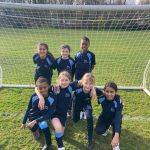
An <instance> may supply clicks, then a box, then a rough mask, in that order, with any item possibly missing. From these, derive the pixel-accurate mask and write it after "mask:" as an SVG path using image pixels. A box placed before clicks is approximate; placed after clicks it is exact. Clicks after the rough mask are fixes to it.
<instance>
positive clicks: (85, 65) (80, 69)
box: [75, 37, 96, 80]
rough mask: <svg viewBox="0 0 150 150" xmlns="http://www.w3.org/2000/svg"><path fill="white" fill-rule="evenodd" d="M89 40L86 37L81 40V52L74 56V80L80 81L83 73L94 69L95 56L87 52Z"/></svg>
mask: <svg viewBox="0 0 150 150" xmlns="http://www.w3.org/2000/svg"><path fill="white" fill-rule="evenodd" d="M89 46H90V40H89V38H87V37H83V38H82V39H81V43H80V48H81V51H79V52H77V54H76V55H75V79H76V80H80V79H81V78H82V76H83V75H84V74H85V73H88V72H91V71H92V70H93V69H94V65H95V64H96V63H95V55H94V54H93V53H92V52H91V51H89V49H88V48H89Z"/></svg>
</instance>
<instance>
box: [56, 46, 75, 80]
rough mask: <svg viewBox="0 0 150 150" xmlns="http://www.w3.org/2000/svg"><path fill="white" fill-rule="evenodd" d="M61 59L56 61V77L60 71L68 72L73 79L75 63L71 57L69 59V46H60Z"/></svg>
mask: <svg viewBox="0 0 150 150" xmlns="http://www.w3.org/2000/svg"><path fill="white" fill-rule="evenodd" d="M60 52H61V57H59V58H57V59H56V68H57V71H58V75H59V74H60V72H62V71H68V72H69V73H70V75H71V77H72V79H73V76H74V72H75V62H74V59H73V58H72V57H70V52H71V48H70V46H69V45H62V46H61V47H60Z"/></svg>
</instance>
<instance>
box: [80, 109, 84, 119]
mask: <svg viewBox="0 0 150 150" xmlns="http://www.w3.org/2000/svg"><path fill="white" fill-rule="evenodd" d="M83 115H84V114H83V111H80V119H83Z"/></svg>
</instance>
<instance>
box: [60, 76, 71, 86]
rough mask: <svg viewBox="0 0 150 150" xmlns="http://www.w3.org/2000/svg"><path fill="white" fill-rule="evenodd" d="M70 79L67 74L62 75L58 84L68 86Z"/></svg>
mask: <svg viewBox="0 0 150 150" xmlns="http://www.w3.org/2000/svg"><path fill="white" fill-rule="evenodd" d="M69 83H70V80H69V78H68V77H66V76H65V75H62V76H61V77H60V79H59V81H58V84H59V85H60V87H61V88H66V87H68V86H69Z"/></svg>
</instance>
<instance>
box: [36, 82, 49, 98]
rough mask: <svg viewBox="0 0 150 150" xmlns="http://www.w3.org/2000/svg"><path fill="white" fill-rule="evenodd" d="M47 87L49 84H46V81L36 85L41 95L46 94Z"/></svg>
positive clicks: (44, 95)
mask: <svg viewBox="0 0 150 150" xmlns="http://www.w3.org/2000/svg"><path fill="white" fill-rule="evenodd" d="M48 89H49V85H48V83H46V82H43V83H40V84H39V85H38V86H37V90H38V91H39V92H40V93H41V95H42V96H43V97H46V96H48Z"/></svg>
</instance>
